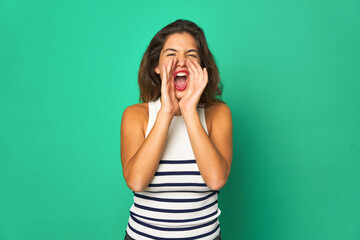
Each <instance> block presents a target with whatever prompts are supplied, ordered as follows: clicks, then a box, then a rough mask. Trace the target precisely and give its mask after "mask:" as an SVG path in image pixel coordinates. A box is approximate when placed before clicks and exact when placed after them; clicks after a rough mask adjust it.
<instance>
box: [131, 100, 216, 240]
mask: <svg viewBox="0 0 360 240" xmlns="http://www.w3.org/2000/svg"><path fill="white" fill-rule="evenodd" d="M148 104H149V122H148V126H147V130H146V135H145V137H147V136H148V134H149V133H150V130H151V129H152V127H153V126H154V123H155V120H156V116H157V113H158V111H159V110H160V107H161V102H160V98H158V99H157V100H155V101H152V102H149V103H148ZM197 110H198V114H199V117H200V121H201V124H202V126H203V128H204V129H205V131H206V133H207V134H208V132H207V127H206V122H205V108H201V107H198V108H197ZM218 193H219V191H214V190H211V189H210V188H209V187H208V186H207V185H206V184H205V182H204V180H203V178H202V177H201V175H200V172H199V168H198V166H197V163H196V160H195V157H194V153H193V150H192V147H191V143H190V139H189V136H188V133H187V129H186V125H185V121H184V119H183V118H182V116H174V118H173V120H172V122H171V125H170V128H169V132H168V136H167V140H166V145H165V150H164V153H163V155H162V157H161V159H160V164H159V167H158V169H157V171H156V173H155V176H154V178H153V179H152V181H151V183H150V184H149V185H148V187H147V188H146V189H145V190H144V191H142V192H134V203H133V205H132V206H131V208H130V217H129V221H128V225H127V229H126V231H127V233H128V234H129V236H130V237H132V238H134V239H136V240H142V239H159V240H165V239H166V240H175V239H179V240H180V239H182V240H184V239H188V240H193V239H201V240H213V239H215V238H216V237H217V236H218V235H219V233H220V224H219V220H218V217H219V215H220V213H221V211H220V209H219V208H218Z"/></svg>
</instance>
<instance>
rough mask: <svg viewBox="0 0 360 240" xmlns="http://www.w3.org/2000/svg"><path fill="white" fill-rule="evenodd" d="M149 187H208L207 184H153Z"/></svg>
mask: <svg viewBox="0 0 360 240" xmlns="http://www.w3.org/2000/svg"><path fill="white" fill-rule="evenodd" d="M149 187H207V185H206V184H205V183H152V184H149Z"/></svg>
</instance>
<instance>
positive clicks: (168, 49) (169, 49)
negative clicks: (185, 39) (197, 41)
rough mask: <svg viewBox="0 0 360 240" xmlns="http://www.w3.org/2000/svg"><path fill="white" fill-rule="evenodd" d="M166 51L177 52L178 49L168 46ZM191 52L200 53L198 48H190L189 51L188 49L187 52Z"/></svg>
mask: <svg viewBox="0 0 360 240" xmlns="http://www.w3.org/2000/svg"><path fill="white" fill-rule="evenodd" d="M166 51H174V52H177V50H176V49H174V48H167V49H165V51H164V53H165V52H166ZM189 52H196V53H197V54H199V52H198V51H197V50H196V49H190V50H187V51H186V53H189Z"/></svg>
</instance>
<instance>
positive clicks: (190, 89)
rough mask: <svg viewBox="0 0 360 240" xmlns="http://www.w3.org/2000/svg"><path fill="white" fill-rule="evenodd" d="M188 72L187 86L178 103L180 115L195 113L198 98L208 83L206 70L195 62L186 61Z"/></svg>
mask: <svg viewBox="0 0 360 240" xmlns="http://www.w3.org/2000/svg"><path fill="white" fill-rule="evenodd" d="M186 65H187V68H188V71H189V76H188V84H187V87H186V90H185V93H184V96H183V97H182V98H181V100H180V101H179V108H180V111H181V113H182V114H184V113H188V112H192V111H196V107H197V105H198V103H199V101H200V97H201V95H202V93H203V91H204V89H205V87H206V85H207V83H208V73H207V70H206V68H204V69H202V68H201V66H200V64H199V63H198V62H197V61H191V60H189V59H188V60H186Z"/></svg>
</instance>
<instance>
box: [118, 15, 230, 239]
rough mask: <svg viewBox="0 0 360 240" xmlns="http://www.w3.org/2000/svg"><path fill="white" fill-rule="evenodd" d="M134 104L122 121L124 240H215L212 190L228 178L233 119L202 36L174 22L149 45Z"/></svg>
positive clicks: (215, 191) (192, 25) (184, 23)
mask: <svg viewBox="0 0 360 240" xmlns="http://www.w3.org/2000/svg"><path fill="white" fill-rule="evenodd" d="M138 81H139V86H140V100H142V101H143V103H140V104H135V105H132V106H130V107H128V108H126V109H125V111H124V113H123V117H122V122H121V162H122V167H123V174H124V178H125V181H126V183H127V185H128V187H129V188H130V189H131V190H133V192H134V204H133V205H132V207H131V209H130V218H129V222H128V226H127V229H126V232H127V233H126V236H125V239H136V240H139V239H211V240H213V239H221V236H220V225H219V221H218V217H219V215H220V210H219V209H218V201H217V199H218V193H219V189H220V188H222V187H223V186H224V185H225V183H226V181H227V179H228V177H229V174H230V167H231V162H232V120H231V112H230V109H229V108H228V107H227V106H226V104H225V103H224V102H223V101H221V100H220V99H218V98H217V97H219V96H221V93H222V90H221V83H220V77H219V71H218V68H217V66H216V64H215V61H214V58H213V56H212V54H211V52H210V50H209V49H208V46H207V42H206V39H205V35H204V32H203V30H202V29H201V28H199V27H198V26H197V25H196V24H195V23H193V22H191V21H187V20H177V21H175V22H173V23H171V24H169V25H167V26H166V27H164V28H163V29H161V30H160V31H159V32H158V33H157V34H156V35H155V36H154V38H153V39H152V40H151V42H150V45H149V47H148V48H147V50H146V52H145V54H144V56H143V58H142V61H141V64H140V69H139V76H138Z"/></svg>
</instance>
